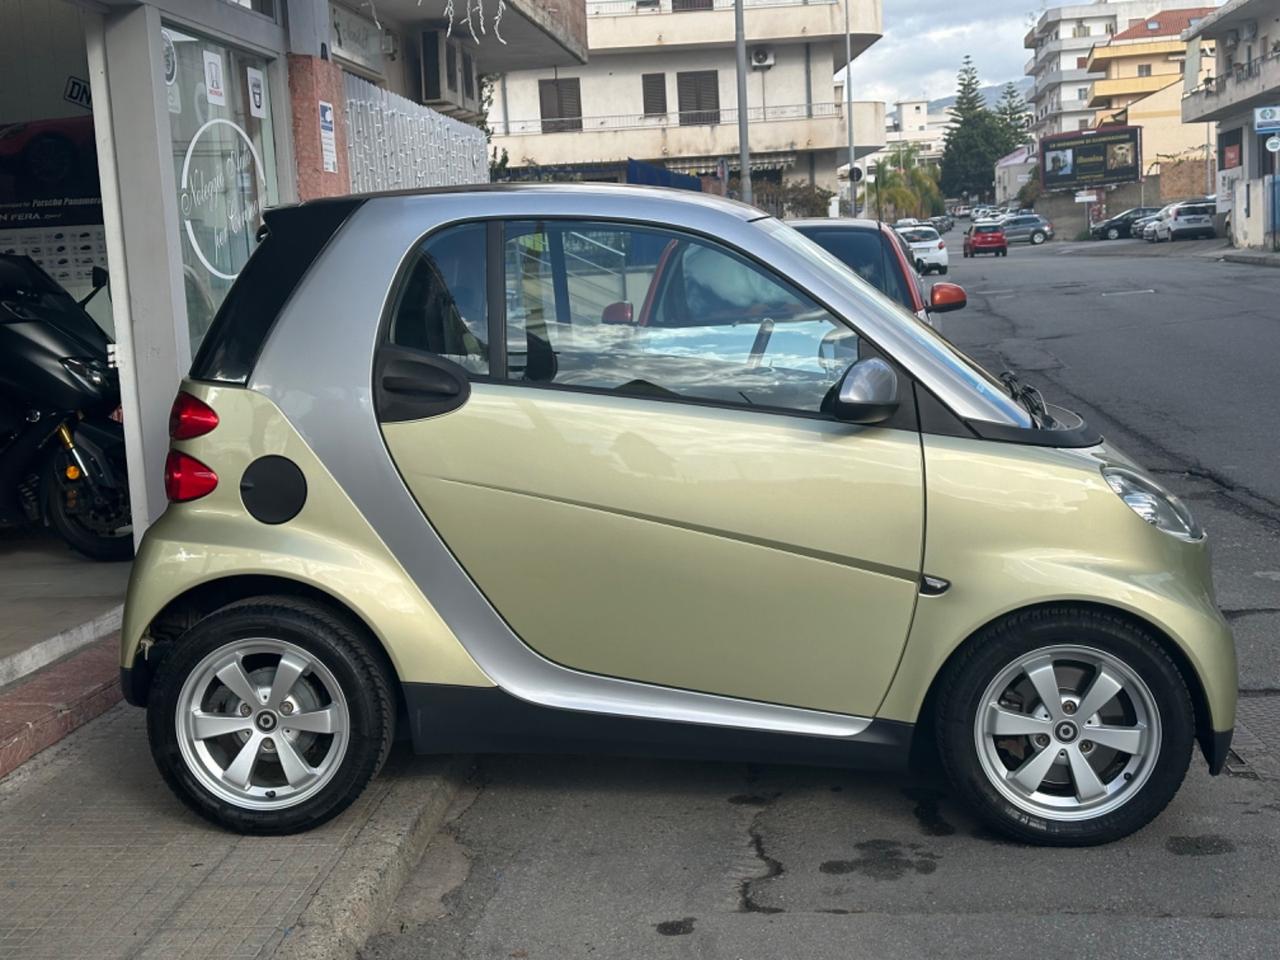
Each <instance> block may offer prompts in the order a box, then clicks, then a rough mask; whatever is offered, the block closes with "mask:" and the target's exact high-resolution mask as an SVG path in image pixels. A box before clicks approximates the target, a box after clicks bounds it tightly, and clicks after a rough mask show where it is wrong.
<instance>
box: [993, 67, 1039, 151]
mask: <svg viewBox="0 0 1280 960" xmlns="http://www.w3.org/2000/svg"><path fill="white" fill-rule="evenodd" d="M995 113H996V119H997V120H999V121H1000V126H1001V128H1002V129H1003V131H1004V135H1005V142H1006V143H1007V144H1008V146H1009V149H1008V150H1006V151H1005V153H1009V152H1011V151H1013V150H1016V149H1017V148H1018V147H1020V146H1022V145H1023V144H1025V143H1027V142H1028V141H1029V140H1030V139H1031V111H1030V110H1029V109H1028V108H1027V101H1025V100H1023V99H1022V94H1021V93H1020V92H1019V90H1018V88H1017V87H1016V86H1015V85H1014V84H1013V83H1012V82H1009V83H1006V84H1005V85H1004V90H1002V91H1001V92H1000V99H999V100H997V101H996V110H995Z"/></svg>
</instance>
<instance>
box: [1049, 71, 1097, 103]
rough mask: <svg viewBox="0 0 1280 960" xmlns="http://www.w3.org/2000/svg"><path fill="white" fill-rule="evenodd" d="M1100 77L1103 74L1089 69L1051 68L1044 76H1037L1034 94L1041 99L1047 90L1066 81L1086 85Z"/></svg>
mask: <svg viewBox="0 0 1280 960" xmlns="http://www.w3.org/2000/svg"><path fill="white" fill-rule="evenodd" d="M1099 79H1101V74H1097V73H1090V72H1089V71H1088V70H1051V71H1049V72H1048V73H1046V74H1044V75H1043V76H1040V77H1036V82H1035V86H1034V87H1032V96H1033V97H1034V98H1036V99H1039V98H1040V97H1043V96H1044V95H1045V93H1046V92H1048V91H1050V90H1052V89H1053V88H1054V87H1058V86H1061V85H1062V84H1064V83H1070V84H1074V85H1076V86H1086V85H1087V84H1090V83H1093V82H1094V81H1095V80H1099Z"/></svg>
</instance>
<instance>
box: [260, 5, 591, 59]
mask: <svg viewBox="0 0 1280 960" xmlns="http://www.w3.org/2000/svg"><path fill="white" fill-rule="evenodd" d="M279 6H281V5H280V4H278V5H277V9H278V8H279ZM350 6H351V7H352V8H353V9H356V10H357V11H358V12H359V13H361V14H362V15H364V16H368V15H369V14H370V13H372V15H373V19H374V20H377V19H378V18H379V16H381V17H383V18H385V19H387V20H390V21H392V22H393V23H399V24H402V25H403V29H404V30H405V31H406V33H407V34H408V35H412V36H414V37H416V36H417V32H416V31H417V30H418V29H420V28H422V27H424V26H426V25H427V24H428V23H432V24H434V23H441V22H443V21H444V20H445V19H446V17H447V15H448V13H449V11H452V10H455V5H454V3H453V2H452V0H377V9H376V11H375V10H374V9H373V5H372V4H371V3H363V4H360V3H352V4H350ZM462 6H463V8H464V9H465V4H464V5H462ZM585 7H586V5H585V3H584V2H583V0H506V6H505V8H504V11H503V13H502V20H501V28H500V29H501V37H502V42H501V43H491V42H489V40H488V38H487V37H486V40H485V42H484V43H480V44H476V45H473V46H471V48H470V49H471V50H472V51H473V52H474V56H475V60H476V66H477V69H478V70H479V71H480V72H481V73H508V72H510V71H513V70H527V69H532V68H543V67H551V66H567V65H569V64H579V63H586V62H587V33H588V31H587V13H586V9H585ZM365 8H368V9H367V10H366V9H365ZM494 9H495V8H494V7H487V8H486V9H485V10H484V11H483V13H482V15H481V16H482V19H483V21H484V22H485V23H487V24H489V29H490V30H492V31H493V35H495V36H496V35H497V34H498V33H499V28H498V27H497V25H496V24H495V23H494ZM454 16H455V17H457V20H456V21H455V23H454V27H453V30H454V36H458V35H459V31H461V33H462V34H463V35H466V34H467V28H466V20H465V18H464V17H462V16H461V15H460V14H458V13H456V12H455V13H454ZM478 22H479V21H477V24H478ZM374 39H375V42H376V35H375V38H374ZM406 39H407V37H406ZM414 42H415V43H416V40H415V41H414Z"/></svg>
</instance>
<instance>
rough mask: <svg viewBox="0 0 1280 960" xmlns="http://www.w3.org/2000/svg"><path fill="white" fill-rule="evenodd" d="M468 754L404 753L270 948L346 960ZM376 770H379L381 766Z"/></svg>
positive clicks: (410, 862)
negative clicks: (371, 806) (389, 779)
mask: <svg viewBox="0 0 1280 960" xmlns="http://www.w3.org/2000/svg"><path fill="white" fill-rule="evenodd" d="M470 766H471V760H470V758H469V757H445V758H424V757H418V758H414V759H412V760H409V761H408V762H406V763H405V764H404V766H403V767H402V768H401V769H399V770H395V771H390V775H391V776H393V777H394V778H395V782H394V783H393V784H392V786H391V789H390V790H388V791H387V793H386V795H385V796H384V797H383V798H382V799H381V801H379V803H378V806H377V808H376V809H375V810H374V811H373V813H372V814H371V815H370V817H369V820H368V822H367V823H365V825H364V826H363V827H361V828H360V832H359V833H358V834H357V835H356V837H355V839H354V840H353V842H352V843H351V844H350V846H348V847H347V850H346V852H345V853H343V854H342V856H341V857H340V858H339V860H338V862H337V863H336V864H335V865H334V867H333V870H332V871H330V873H329V875H328V877H327V878H326V879H325V880H324V881H323V882H322V883H321V885H320V888H319V889H318V890H317V891H316V894H315V896H313V897H312V899H311V902H310V903H308V904H307V906H306V908H305V909H304V910H303V911H302V916H301V917H299V918H298V923H297V925H296V926H294V927H293V928H292V929H291V930H289V931H288V932H287V934H286V935H285V939H284V940H283V941H282V942H281V943H280V945H279V946H278V947H277V948H276V950H275V952H274V953H273V954H272V955H271V956H272V958H273V960H350V958H352V957H354V956H355V955H356V953H357V951H359V950H360V949H361V948H362V947H363V946H364V944H365V941H366V940H368V938H369V937H370V936H372V935H373V934H374V933H376V932H377V931H378V930H379V929H380V927H381V926H382V923H383V921H384V920H385V919H386V917H387V914H388V913H389V912H390V910H391V907H392V905H393V904H394V903H395V901H396V897H397V896H398V895H399V893H400V890H401V888H402V887H403V886H404V883H405V881H406V880H407V879H408V877H409V875H410V874H411V873H412V872H413V870H414V868H415V867H416V866H417V865H418V861H419V860H421V859H422V854H423V852H424V851H425V850H426V849H427V844H428V843H430V842H431V839H432V837H434V836H435V834H436V832H437V831H438V830H439V828H440V824H441V823H442V822H443V821H444V817H445V813H446V811H447V810H448V809H449V804H450V803H451V802H452V801H453V799H454V797H455V796H456V795H457V793H458V791H459V789H460V788H461V787H462V784H463V783H464V781H465V780H466V775H467V771H468V770H469V769H470ZM383 776H387V774H386V773H384V774H383Z"/></svg>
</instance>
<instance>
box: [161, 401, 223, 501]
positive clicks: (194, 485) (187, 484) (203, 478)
mask: <svg viewBox="0 0 1280 960" xmlns="http://www.w3.org/2000/svg"><path fill="white" fill-rule="evenodd" d="M197 402H198V401H197ZM210 429H212V427H211V428H210ZM217 486H218V475H217V474H216V473H214V472H213V471H212V470H210V469H209V468H208V467H206V466H205V465H204V464H203V463H201V462H200V461H199V460H197V459H196V458H195V457H190V456H187V454H185V453H183V452H182V451H180V450H170V451H169V456H168V457H167V458H166V459H165V461H164V494H165V496H166V497H168V498H169V499H170V500H171V501H173V502H174V503H184V502H185V501H187V500H199V499H200V498H201V497H203V496H205V495H207V494H210V493H213V491H214V488H216V487H217Z"/></svg>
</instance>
